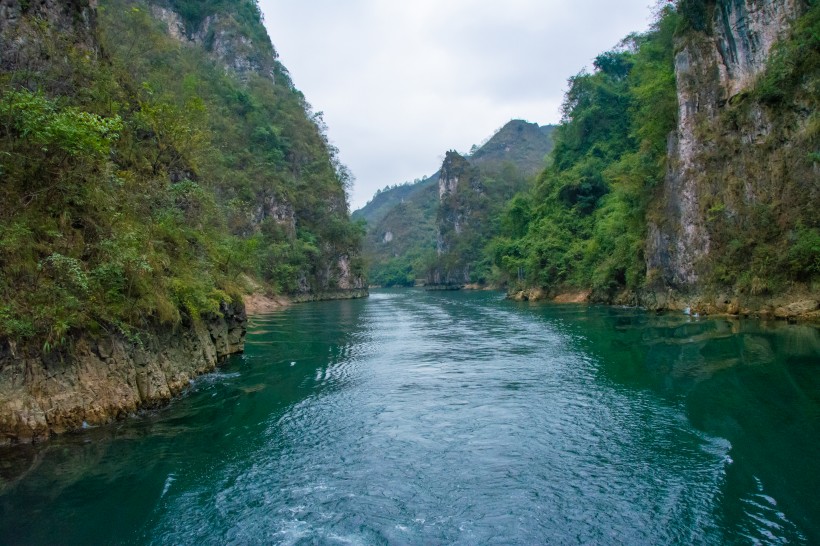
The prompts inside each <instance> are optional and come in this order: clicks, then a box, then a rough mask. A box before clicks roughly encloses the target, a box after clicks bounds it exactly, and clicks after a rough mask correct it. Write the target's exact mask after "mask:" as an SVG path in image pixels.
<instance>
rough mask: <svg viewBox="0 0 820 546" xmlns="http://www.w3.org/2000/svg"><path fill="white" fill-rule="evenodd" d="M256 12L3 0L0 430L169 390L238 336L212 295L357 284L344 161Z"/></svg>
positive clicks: (337, 293) (100, 411)
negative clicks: (279, 54)
mask: <svg viewBox="0 0 820 546" xmlns="http://www.w3.org/2000/svg"><path fill="white" fill-rule="evenodd" d="M260 17H261V14H260V13H259V8H258V5H257V4H256V2H255V1H253V0H213V1H211V2H200V1H199V0H156V1H151V2H148V1H140V0H133V1H132V0H105V1H103V2H101V5H100V6H99V8H98V6H97V3H96V2H95V1H94V0H72V1H71V2H56V1H52V0H0V82H2V85H0V172H2V176H0V201H2V202H3V204H4V205H8V206H0V443H14V442H26V441H33V440H39V439H43V438H46V437H48V436H49V435H51V434H54V433H60V432H63V431H66V430H71V429H75V428H79V427H81V426H84V425H97V424H102V423H107V422H109V421H111V420H113V419H115V418H117V417H119V416H122V415H127V414H131V413H133V412H134V411H136V410H138V409H140V408H143V407H150V406H152V405H155V404H159V403H161V402H163V401H166V400H168V399H169V398H170V397H172V396H173V395H175V394H177V393H179V392H180V391H181V390H182V389H183V388H184V387H185V386H186V385H187V384H188V382H189V381H190V380H191V379H192V378H193V377H195V376H197V375H199V374H201V373H205V372H208V371H210V370H213V368H214V367H215V366H216V365H217V363H218V362H219V361H220V360H222V359H223V358H224V357H225V356H227V355H229V354H232V353H236V352H241V351H242V349H243V342H244V335H245V312H244V309H242V308H241V307H234V306H233V305H230V304H226V303H225V302H227V301H239V300H240V299H241V296H242V293H243V291H247V290H249V289H252V288H253V287H254V286H256V287H260V286H264V288H263V290H265V291H266V292H274V293H278V294H290V295H295V296H296V298H297V299H320V298H323V297H361V296H366V295H367V291H366V288H365V282H364V280H363V277H362V266H361V263H360V262H361V260H360V258H359V255H358V254H359V244H360V238H361V233H360V230H359V229H358V228H357V227H356V226H354V225H353V224H351V223H350V221H349V214H348V212H349V211H348V205H347V201H346V195H345V184H346V181H347V180H348V178H347V176H348V175H347V173H346V170H345V169H344V167H343V166H341V165H340V164H339V162H338V160H337V158H336V156H335V151H334V148H333V147H332V146H330V144H329V142H328V141H327V136H326V133H325V130H324V126H323V124H322V123H321V118H320V116H318V115H315V114H313V112H312V111H311V109H310V106H309V105H308V104H307V102H306V101H305V98H304V95H302V94H301V93H300V92H299V91H298V90H297V89H296V88H295V87H294V85H293V83H292V82H291V81H290V79H289V77H288V76H287V70H286V69H285V68H284V67H283V66H281V64H279V63H278V61H277V60H276V52H275V50H274V49H273V46H272V44H271V42H270V40H269V38H268V36H267V34H266V32H265V29H264V26H263V25H262V22H261V18H260ZM243 279H250V280H248V282H247V284H245V280H243ZM192 317H199V318H197V319H192Z"/></svg>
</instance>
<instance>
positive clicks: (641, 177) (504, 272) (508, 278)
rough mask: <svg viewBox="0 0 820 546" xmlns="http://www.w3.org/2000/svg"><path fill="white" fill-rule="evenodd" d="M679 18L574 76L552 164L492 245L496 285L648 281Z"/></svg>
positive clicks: (632, 284) (670, 120)
mask: <svg viewBox="0 0 820 546" xmlns="http://www.w3.org/2000/svg"><path fill="white" fill-rule="evenodd" d="M677 19H678V16H677V14H676V13H675V12H674V11H673V10H672V9H668V8H667V9H666V10H665V11H664V13H663V14H662V16H661V17H660V19H659V20H658V22H657V23H656V24H655V26H654V27H653V28H652V29H651V30H650V31H649V32H647V33H646V34H642V35H632V36H629V37H628V38H627V39H626V40H624V42H623V43H622V45H621V47H620V48H618V49H617V50H613V51H609V52H607V53H604V54H602V55H599V56H598V57H597V58H596V60H595V63H594V67H595V70H594V72H593V73H586V72H581V73H580V74H578V75H577V76H574V77H573V78H571V79H570V88H569V91H568V92H567V96H566V99H565V103H564V110H563V111H564V120H563V124H562V125H561V126H560V127H559V128H558V130H557V131H556V136H555V150H554V151H553V156H552V164H551V165H550V166H549V167H548V168H547V169H546V170H545V171H544V172H543V173H542V174H541V175H540V177H539V179H538V181H537V183H536V185H535V187H534V188H533V190H532V191H530V192H528V193H526V194H522V195H519V196H517V197H516V198H515V199H513V200H512V201H511V202H510V204H509V205H508V206H507V210H506V214H505V217H504V218H503V219H502V222H501V225H502V230H501V234H500V235H499V236H498V237H496V238H495V239H493V240H492V241H491V242H490V243H489V245H488V247H487V251H486V252H487V255H488V256H489V258H490V259H491V260H492V264H493V270H494V274H493V280H494V281H495V282H497V283H499V284H524V285H536V286H545V287H557V286H566V287H578V288H580V287H584V288H586V287H593V288H594V289H595V290H597V291H599V292H603V293H610V292H612V291H614V290H616V289H617V288H620V287H629V288H636V287H638V286H639V285H640V284H641V283H642V282H643V279H644V269H645V267H644V259H643V247H644V237H645V233H644V231H645V226H646V221H645V216H646V208H647V203H648V201H649V199H650V197H651V196H652V192H653V188H654V187H655V186H656V185H657V184H659V182H660V181H661V180H662V179H663V174H664V171H665V157H666V147H665V143H666V136H667V134H668V133H669V132H670V131H671V130H673V129H674V126H675V111H676V99H675V84H674V72H673V63H672V55H673V38H674V33H675V28H676V26H677V24H678V21H677Z"/></svg>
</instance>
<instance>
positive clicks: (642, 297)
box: [507, 288, 820, 323]
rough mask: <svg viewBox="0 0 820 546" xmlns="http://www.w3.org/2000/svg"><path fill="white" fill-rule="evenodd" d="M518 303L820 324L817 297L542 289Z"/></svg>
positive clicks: (519, 295) (518, 296)
mask: <svg viewBox="0 0 820 546" xmlns="http://www.w3.org/2000/svg"><path fill="white" fill-rule="evenodd" d="M507 297H508V298H510V299H512V300H515V301H554V302H555V303H601V304H608V305H628V306H635V307H643V308H646V309H648V310H651V311H680V312H685V313H689V314H691V315H727V316H742V317H759V318H764V319H772V318H774V319H783V320H789V321H807V322H818V323H820V299H818V297H817V295H816V294H805V293H793V294H785V295H781V296H777V297H763V296H732V295H727V294H705V293H704V294H682V293H678V292H675V291H673V290H668V291H666V292H645V293H640V294H638V293H635V292H628V291H625V292H622V293H620V294H618V295H616V296H615V297H601V296H599V295H596V294H594V293H593V292H591V291H588V290H587V291H573V292H559V293H552V292H549V291H546V290H543V289H540V288H531V289H527V290H517V291H513V292H510V293H509V294H508V295H507Z"/></svg>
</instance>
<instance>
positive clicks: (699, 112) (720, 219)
mask: <svg viewBox="0 0 820 546" xmlns="http://www.w3.org/2000/svg"><path fill="white" fill-rule="evenodd" d="M819 10H820V8H818V6H817V5H816V4H815V5H810V4H809V3H807V2H803V1H799V0H789V1H786V2H776V1H769V0H746V1H735V0H717V1H702V0H682V1H681V2H678V3H677V5H676V6H667V7H665V8H664V9H663V10H662V12H661V14H660V17H659V19H658V21H657V22H656V24H655V26H654V27H653V28H652V29H651V30H650V31H649V32H648V33H646V34H643V35H631V36H629V37H628V38H627V39H626V40H625V41H624V42H623V44H622V46H621V47H619V48H618V49H616V50H613V51H610V52H606V53H604V54H602V55H600V56H599V57H598V58H597V59H596V60H595V70H594V71H593V72H592V73H586V72H582V73H580V74H578V75H577V76H576V77H574V78H573V79H572V80H571V82H570V89H569V91H568V93H567V97H566V101H565V104H564V113H565V118H564V122H563V124H562V125H561V126H560V127H559V128H558V130H557V133H556V147H555V151H554V154H553V162H552V165H551V166H550V167H548V168H547V169H546V170H545V171H544V172H543V173H542V174H541V176H540V177H539V181H538V183H537V184H536V187H535V189H534V190H533V191H531V192H528V193H526V194H522V195H520V196H518V197H517V198H516V199H515V200H514V201H513V202H512V203H511V204H510V205H509V206H508V209H507V213H506V216H505V221H504V229H503V231H502V233H501V235H500V236H499V237H498V238H496V239H495V240H494V241H493V244H492V245H491V246H490V253H491V259H492V261H493V264H494V267H495V270H496V271H497V272H498V276H499V278H501V279H502V280H504V281H506V282H507V283H508V284H509V285H510V286H511V287H516V286H517V287H520V288H524V287H530V288H534V289H535V291H534V292H532V293H531V295H534V294H542V295H554V294H556V293H558V292H562V291H573V290H574V291H587V292H588V293H591V297H592V298H593V299H595V300H599V301H609V302H611V301H618V302H623V303H641V304H643V305H646V306H649V307H657V308H669V307H671V308H681V309H682V308H686V307H688V308H691V309H693V310H694V311H696V312H715V311H721V312H726V311H730V312H734V313H737V312H740V311H744V310H745V311H746V312H753V311H760V312H761V313H774V314H777V315H781V316H790V315H794V314H806V313H809V314H811V313H813V312H814V309H817V306H818V303H817V300H818V299H820V298H818V280H820V279H818V276H819V275H820V231H818V222H819V221H820V220H818V218H820V217H818V215H817V210H818V204H820V182H819V181H820V177H818V156H817V151H818V149H820V132H818V118H817V111H818V109H817V106H818V104H817V98H818V96H820V94H818V82H819V81H820V80H819V79H818V76H820V42H818V39H817V36H818V23H819V22H820V11H819ZM520 296H521V297H528V295H527V293H526V292H521V293H520ZM815 314H816V313H815Z"/></svg>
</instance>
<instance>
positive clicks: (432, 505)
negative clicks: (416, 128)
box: [0, 290, 820, 544]
mask: <svg viewBox="0 0 820 546" xmlns="http://www.w3.org/2000/svg"><path fill="white" fill-rule="evenodd" d="M246 349H247V350H246V353H245V354H244V355H242V356H237V357H234V358H232V359H231V360H229V361H228V362H227V363H226V365H225V366H223V367H222V368H221V369H220V371H219V372H218V373H215V374H212V375H209V376H206V377H203V378H200V379H198V380H197V381H195V382H194V383H193V384H192V386H191V388H190V390H189V392H187V393H186V395H185V396H183V397H181V398H180V399H178V400H176V401H175V402H174V403H173V404H172V405H171V406H170V407H168V408H165V409H163V410H161V411H158V412H155V413H151V414H148V415H144V416H141V417H139V418H136V419H131V420H128V421H126V422H122V423H119V424H117V425H114V426H111V427H102V428H98V429H93V430H87V431H84V432H82V433H79V434H74V435H69V436H65V437H62V438H59V439H56V440H54V441H52V442H50V443H48V444H46V445H44V446H39V447H34V448H25V447H24V448H17V449H12V450H3V451H0V484H2V485H0V542H2V543H4V544H32V543H42V544H58V543H63V544H106V543H124V544H254V543H264V544H268V543H281V544H445V543H446V544H542V543H550V544H754V543H762V544H780V543H791V544H811V543H820V494H818V493H819V492H820V331H818V330H817V329H816V328H813V327H810V326H800V325H788V324H785V323H761V322H757V321H736V320H727V319H723V318H719V319H718V318H716V319H695V318H690V317H687V316H682V315H662V316H657V315H654V314H649V313H645V312H642V311H639V310H634V309H618V308H608V307H587V306H574V305H569V306H560V305H547V304H527V303H514V302H509V301H505V300H504V299H503V298H502V296H501V295H500V294H498V293H492V292H481V293H470V292H431V293H426V292H422V291H415V290H406V291H379V292H376V293H374V294H373V295H372V296H371V297H370V298H369V299H367V300H356V301H339V302H325V303H315V304H305V305H298V306H294V307H291V308H289V309H285V310H282V311H280V312H277V313H274V314H272V315H269V316H266V317H262V318H258V319H256V320H254V323H253V325H252V328H251V331H250V333H249V336H248V343H247V348H246Z"/></svg>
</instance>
